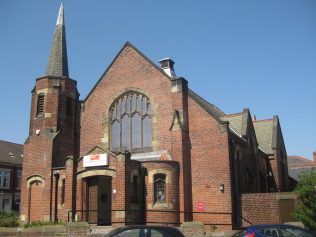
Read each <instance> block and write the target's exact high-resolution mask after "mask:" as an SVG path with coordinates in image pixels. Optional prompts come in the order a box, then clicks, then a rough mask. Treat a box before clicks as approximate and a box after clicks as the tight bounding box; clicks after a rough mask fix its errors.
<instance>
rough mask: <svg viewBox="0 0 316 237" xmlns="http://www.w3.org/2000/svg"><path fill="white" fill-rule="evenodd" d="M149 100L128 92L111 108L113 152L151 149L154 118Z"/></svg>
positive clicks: (136, 93)
mask: <svg viewBox="0 0 316 237" xmlns="http://www.w3.org/2000/svg"><path fill="white" fill-rule="evenodd" d="M151 114H152V112H151V105H150V101H149V99H148V98H147V97H146V96H145V95H143V94H140V93H138V92H132V91H131V92H128V93H126V94H124V95H123V96H121V97H120V98H118V99H117V100H116V101H115V102H114V104H113V105H112V106H111V108H110V126H111V133H110V134H111V138H110V141H111V150H113V151H122V150H129V151H131V150H135V149H141V148H150V147H151V140H152V117H151Z"/></svg>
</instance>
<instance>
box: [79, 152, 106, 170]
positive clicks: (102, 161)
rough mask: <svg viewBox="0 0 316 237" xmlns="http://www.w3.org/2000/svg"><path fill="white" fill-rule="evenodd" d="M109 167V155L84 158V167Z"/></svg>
mask: <svg viewBox="0 0 316 237" xmlns="http://www.w3.org/2000/svg"><path fill="white" fill-rule="evenodd" d="M104 165H109V159H108V154H106V153H105V154H93V155H87V156H84V157H83V167H92V166H104Z"/></svg>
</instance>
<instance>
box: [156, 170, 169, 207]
mask: <svg viewBox="0 0 316 237" xmlns="http://www.w3.org/2000/svg"><path fill="white" fill-rule="evenodd" d="M166 180H167V175H166V174H164V173H156V174H154V177H153V181H154V182H153V184H154V192H153V193H154V203H166V187H167V186H166ZM158 182H159V183H158ZM159 192H162V193H161V195H159ZM159 196H160V197H159ZM161 198H162V199H161ZM159 199H161V200H159Z"/></svg>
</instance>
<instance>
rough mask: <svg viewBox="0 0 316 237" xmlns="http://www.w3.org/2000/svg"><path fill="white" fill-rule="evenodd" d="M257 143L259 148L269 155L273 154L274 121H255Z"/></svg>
mask: <svg viewBox="0 0 316 237" xmlns="http://www.w3.org/2000/svg"><path fill="white" fill-rule="evenodd" d="M253 126H254V129H255V133H256V137H257V142H258V145H259V147H260V148H261V149H262V150H263V151H264V152H265V153H267V154H273V150H272V139H273V120H272V119H269V120H258V121H253Z"/></svg>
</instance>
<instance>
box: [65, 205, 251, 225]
mask: <svg viewBox="0 0 316 237" xmlns="http://www.w3.org/2000/svg"><path fill="white" fill-rule="evenodd" d="M114 212H115V213H121V214H122V213H124V214H123V215H122V217H121V218H112V216H113V213H114ZM154 213H155V214H160V215H159V217H160V218H159V219H157V218H155V219H153V217H155V215H154ZM180 216H185V217H187V218H186V219H189V220H192V221H200V222H203V224H204V225H208V226H231V225H232V223H231V216H232V213H230V212H185V211H174V210H124V209H118V210H113V209H105V210H70V211H68V222H70V221H87V222H89V223H94V224H100V225H112V224H120V223H124V224H126V225H135V224H159V225H173V226H179V225H180V224H181V222H180ZM224 216H227V217H226V218H225V217H224ZM238 217H239V218H241V219H242V220H244V221H245V222H247V223H248V224H249V225H252V223H251V222H250V221H248V220H247V219H245V218H243V217H242V216H238ZM116 219H119V220H116ZM219 219H222V220H223V219H227V220H229V222H227V223H226V222H225V223H221V222H218V221H216V220H219ZM170 220H174V221H170ZM212 220H214V221H212Z"/></svg>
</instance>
